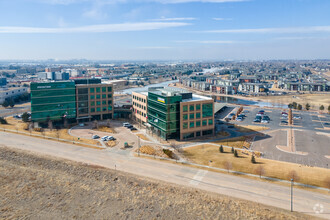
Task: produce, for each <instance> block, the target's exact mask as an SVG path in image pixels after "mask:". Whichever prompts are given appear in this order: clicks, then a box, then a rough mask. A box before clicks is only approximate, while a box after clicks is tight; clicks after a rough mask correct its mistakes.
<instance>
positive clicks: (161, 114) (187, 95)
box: [148, 88, 214, 140]
mask: <svg viewBox="0 0 330 220" xmlns="http://www.w3.org/2000/svg"><path fill="white" fill-rule="evenodd" d="M213 112H214V106H213V99H211V98H208V97H205V96H199V95H195V94H192V93H191V92H188V91H185V90H179V89H169V88H167V89H164V88H163V89H152V88H151V89H149V91H148V123H149V124H150V125H151V127H152V130H153V132H154V133H156V134H157V135H159V136H160V137H161V138H163V139H165V140H167V139H180V140H184V139H191V138H196V137H201V136H205V135H212V134H213V133H214V113H213Z"/></svg>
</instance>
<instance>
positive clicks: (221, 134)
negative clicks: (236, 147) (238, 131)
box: [217, 131, 230, 137]
mask: <svg viewBox="0 0 330 220" xmlns="http://www.w3.org/2000/svg"><path fill="white" fill-rule="evenodd" d="M229 135H230V134H229V133H228V132H227V131H220V132H218V133H217V136H220V137H228V136H229Z"/></svg>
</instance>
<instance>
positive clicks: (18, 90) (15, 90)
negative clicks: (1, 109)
mask: <svg viewBox="0 0 330 220" xmlns="http://www.w3.org/2000/svg"><path fill="white" fill-rule="evenodd" d="M26 92H28V88H26V87H11V88H0V105H1V104H2V103H3V102H4V101H5V100H6V99H11V98H14V97H16V96H19V95H22V94H24V93H26Z"/></svg>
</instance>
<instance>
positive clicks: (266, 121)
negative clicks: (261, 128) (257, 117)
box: [261, 120, 269, 124]
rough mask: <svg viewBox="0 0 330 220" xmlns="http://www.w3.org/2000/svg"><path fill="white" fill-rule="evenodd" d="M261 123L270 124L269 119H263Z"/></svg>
mask: <svg viewBox="0 0 330 220" xmlns="http://www.w3.org/2000/svg"><path fill="white" fill-rule="evenodd" d="M261 123H263V124H268V123H269V121H268V120H261Z"/></svg>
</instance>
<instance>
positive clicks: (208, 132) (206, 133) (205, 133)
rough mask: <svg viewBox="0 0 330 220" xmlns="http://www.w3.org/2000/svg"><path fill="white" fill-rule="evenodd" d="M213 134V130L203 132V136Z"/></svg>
mask: <svg viewBox="0 0 330 220" xmlns="http://www.w3.org/2000/svg"><path fill="white" fill-rule="evenodd" d="M212 133H213V130H212V129H211V130H206V131H203V136H204V135H209V134H212Z"/></svg>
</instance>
